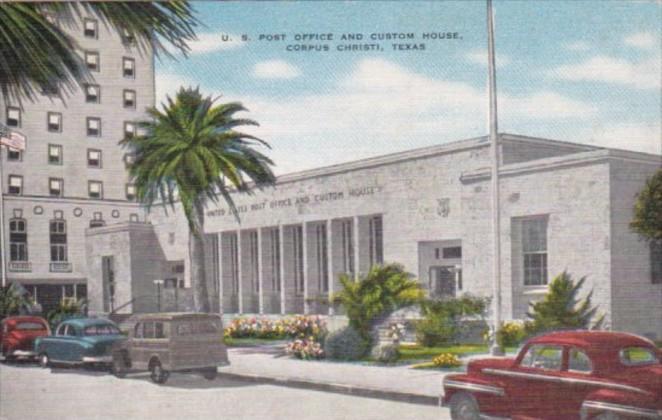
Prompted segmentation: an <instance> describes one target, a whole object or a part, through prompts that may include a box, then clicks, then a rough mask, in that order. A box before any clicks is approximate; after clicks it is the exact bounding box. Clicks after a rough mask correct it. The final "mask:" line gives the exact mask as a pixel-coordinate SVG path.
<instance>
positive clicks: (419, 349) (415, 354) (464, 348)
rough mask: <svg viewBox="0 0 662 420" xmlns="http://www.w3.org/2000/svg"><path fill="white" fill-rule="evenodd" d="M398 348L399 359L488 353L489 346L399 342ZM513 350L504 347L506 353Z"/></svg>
mask: <svg viewBox="0 0 662 420" xmlns="http://www.w3.org/2000/svg"><path fill="white" fill-rule="evenodd" d="M399 350H400V360H425V359H428V360H429V359H432V358H433V357H435V356H439V355H440V354H442V353H450V354H454V355H456V356H462V355H466V354H480V353H489V348H488V346H487V345H485V344H456V345H448V346H442V347H423V346H421V345H419V344H401V345H400V348H399ZM515 351H517V348H516V347H507V348H506V353H512V352H515Z"/></svg>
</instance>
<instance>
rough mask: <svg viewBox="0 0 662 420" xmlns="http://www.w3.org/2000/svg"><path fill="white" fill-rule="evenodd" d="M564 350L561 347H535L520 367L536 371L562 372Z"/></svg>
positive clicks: (529, 351) (530, 350)
mask: <svg viewBox="0 0 662 420" xmlns="http://www.w3.org/2000/svg"><path fill="white" fill-rule="evenodd" d="M562 355H563V348H562V347H560V346H553V345H546V344H538V345H533V346H531V347H530V348H529V350H528V351H527V352H526V354H525V355H524V358H523V359H522V362H521V363H520V365H521V366H522V367H528V368H535V369H548V370H560V369H561V361H562V360H563V358H562Z"/></svg>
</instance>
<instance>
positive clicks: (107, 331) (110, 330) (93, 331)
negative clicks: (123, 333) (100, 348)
mask: <svg viewBox="0 0 662 420" xmlns="http://www.w3.org/2000/svg"><path fill="white" fill-rule="evenodd" d="M116 334H120V330H119V329H118V328H117V327H116V326H114V325H110V324H105V325H91V326H89V327H86V328H85V335H116Z"/></svg>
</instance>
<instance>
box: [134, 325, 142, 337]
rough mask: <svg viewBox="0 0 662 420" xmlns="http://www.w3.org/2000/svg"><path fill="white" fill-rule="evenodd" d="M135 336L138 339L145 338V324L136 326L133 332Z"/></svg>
mask: <svg viewBox="0 0 662 420" xmlns="http://www.w3.org/2000/svg"><path fill="white" fill-rule="evenodd" d="M133 336H134V337H136V338H143V324H142V322H139V323H137V324H136V326H135V329H134V330H133Z"/></svg>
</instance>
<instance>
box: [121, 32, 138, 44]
mask: <svg viewBox="0 0 662 420" xmlns="http://www.w3.org/2000/svg"><path fill="white" fill-rule="evenodd" d="M122 43H124V45H135V44H136V37H135V36H134V35H133V33H132V32H129V31H128V30H127V29H122Z"/></svg>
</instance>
